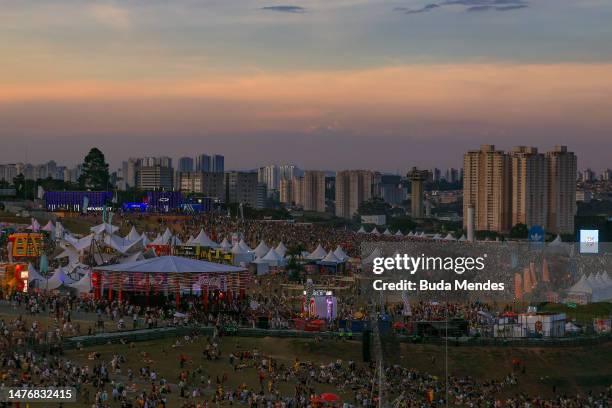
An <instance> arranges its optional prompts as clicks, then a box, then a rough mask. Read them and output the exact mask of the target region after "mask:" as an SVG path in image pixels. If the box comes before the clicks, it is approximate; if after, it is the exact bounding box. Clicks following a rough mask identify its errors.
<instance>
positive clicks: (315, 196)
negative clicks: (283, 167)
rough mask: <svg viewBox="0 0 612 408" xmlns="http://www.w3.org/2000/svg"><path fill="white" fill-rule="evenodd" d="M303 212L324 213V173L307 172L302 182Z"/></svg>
mask: <svg viewBox="0 0 612 408" xmlns="http://www.w3.org/2000/svg"><path fill="white" fill-rule="evenodd" d="M303 196H304V201H303V204H302V205H303V207H304V211H316V212H325V173H324V172H322V171H315V170H307V171H305V172H304V181H303Z"/></svg>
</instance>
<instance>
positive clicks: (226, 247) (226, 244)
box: [219, 238, 232, 252]
mask: <svg viewBox="0 0 612 408" xmlns="http://www.w3.org/2000/svg"><path fill="white" fill-rule="evenodd" d="M219 247H221V249H222V250H224V251H226V252H227V251H229V250H231V249H232V244H230V243H229V241H228V240H227V238H223V241H221V244H220V245H219Z"/></svg>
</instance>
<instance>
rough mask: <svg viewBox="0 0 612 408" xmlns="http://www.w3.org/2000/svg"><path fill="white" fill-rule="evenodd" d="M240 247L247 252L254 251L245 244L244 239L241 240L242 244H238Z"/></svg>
mask: <svg viewBox="0 0 612 408" xmlns="http://www.w3.org/2000/svg"><path fill="white" fill-rule="evenodd" d="M238 245H240V248H242V249H244V250H245V251H247V252H252V251H253V250H252V249H251V248H250V247H249V246H248V245H247V243H246V242H244V239H242V238H241V239H240V242H238Z"/></svg>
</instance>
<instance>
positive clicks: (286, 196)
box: [279, 178, 293, 205]
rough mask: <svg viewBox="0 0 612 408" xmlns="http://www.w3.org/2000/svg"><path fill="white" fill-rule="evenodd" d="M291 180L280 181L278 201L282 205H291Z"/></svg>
mask: <svg viewBox="0 0 612 408" xmlns="http://www.w3.org/2000/svg"><path fill="white" fill-rule="evenodd" d="M291 181H292V180H288V179H285V178H284V179H281V181H280V185H279V187H280V188H279V201H280V202H281V203H283V204H287V205H290V204H292V203H293V183H292V182H291Z"/></svg>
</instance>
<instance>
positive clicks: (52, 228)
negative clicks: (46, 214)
mask: <svg viewBox="0 0 612 408" xmlns="http://www.w3.org/2000/svg"><path fill="white" fill-rule="evenodd" d="M42 230H43V231H47V232H48V233H49V234H51V236H54V235H55V225H53V222H51V220H49V222H47V224H45V226H44V227H42Z"/></svg>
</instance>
